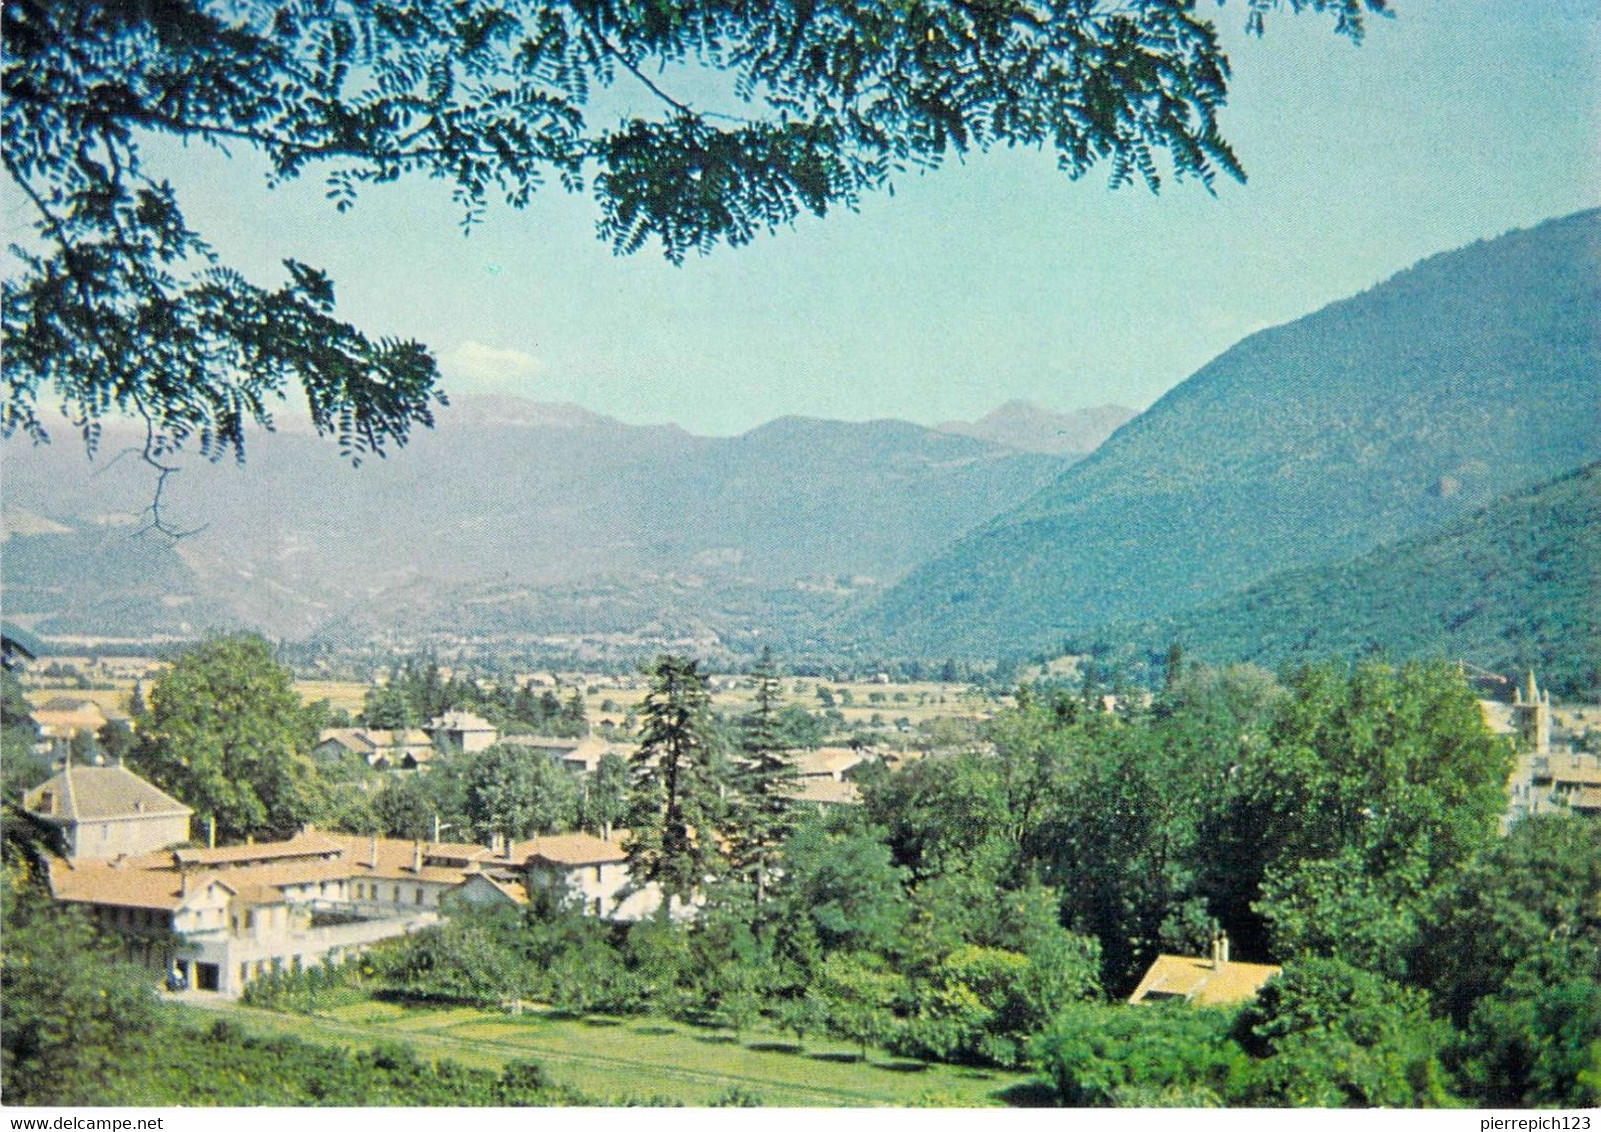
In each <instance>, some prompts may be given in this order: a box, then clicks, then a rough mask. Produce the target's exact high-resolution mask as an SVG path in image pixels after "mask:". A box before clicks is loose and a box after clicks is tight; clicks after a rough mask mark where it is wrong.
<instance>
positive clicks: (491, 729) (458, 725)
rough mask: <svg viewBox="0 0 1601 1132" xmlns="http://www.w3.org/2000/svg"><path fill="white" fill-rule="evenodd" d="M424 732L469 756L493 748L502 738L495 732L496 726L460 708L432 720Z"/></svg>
mask: <svg viewBox="0 0 1601 1132" xmlns="http://www.w3.org/2000/svg"><path fill="white" fill-rule="evenodd" d="M424 730H426V731H427V732H428V734H429V735H430V736H431V737H432V739H433V741H434V742H436V743H439V742H446V743H449V744H450V745H451V746H453V747H455V748H457V749H459V750H462V751H465V752H466V753H467V754H473V753H475V752H477V751H482V750H485V749H487V748H489V747H493V746H494V745H495V741H496V740H497V739H499V738H500V732H498V731H496V730H495V725H494V724H492V723H490V722H489V721H488V720H487V719H484V718H482V717H480V716H477V715H474V714H473V713H472V712H470V711H462V710H460V709H458V708H452V709H451V710H450V711H447V712H446V713H445V714H444V715H441V716H439V717H438V718H437V719H434V720H431V721H430V722H429V724H428V726H427V727H426V728H425V729H424Z"/></svg>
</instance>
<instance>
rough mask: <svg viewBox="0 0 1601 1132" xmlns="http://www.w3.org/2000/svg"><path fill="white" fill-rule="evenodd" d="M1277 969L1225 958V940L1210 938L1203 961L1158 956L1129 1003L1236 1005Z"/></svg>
mask: <svg viewBox="0 0 1601 1132" xmlns="http://www.w3.org/2000/svg"><path fill="white" fill-rule="evenodd" d="M1280 970H1281V968H1279V967H1275V966H1272V965H1270V964H1266V963H1240V962H1237V961H1235V960H1232V959H1230V958H1229V937H1228V935H1227V934H1219V935H1215V936H1213V937H1212V954H1211V955H1210V956H1209V957H1207V958H1205V959H1198V958H1196V957H1194V956H1190V955H1158V956H1157V957H1156V961H1155V962H1154V963H1152V964H1151V967H1150V970H1148V971H1146V972H1145V977H1144V978H1143V979H1141V980H1140V985H1139V986H1137V987H1135V988H1134V993H1133V994H1131V995H1129V999H1128V1000H1129V1002H1130V1003H1147V1002H1171V1001H1174V1000H1178V1001H1182V1002H1189V1003H1193V1004H1195V1005H1196V1006H1238V1005H1240V1004H1241V1003H1245V1002H1249V1001H1250V1000H1251V999H1253V998H1255V997H1256V995H1257V992H1258V991H1260V990H1261V989H1262V987H1263V986H1264V985H1265V984H1266V983H1267V981H1268V980H1269V979H1271V978H1272V977H1273V976H1274V975H1277V974H1278V973H1279V971H1280Z"/></svg>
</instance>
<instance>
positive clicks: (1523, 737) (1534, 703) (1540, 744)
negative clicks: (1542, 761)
mask: <svg viewBox="0 0 1601 1132" xmlns="http://www.w3.org/2000/svg"><path fill="white" fill-rule="evenodd" d="M1512 723H1513V726H1515V727H1516V728H1517V731H1518V745H1519V746H1520V747H1521V748H1523V749H1524V750H1525V751H1532V752H1533V753H1535V754H1537V755H1548V754H1550V753H1551V693H1550V692H1542V691H1540V688H1539V685H1537V684H1536V683H1535V682H1534V670H1533V669H1530V670H1529V674H1528V676H1527V677H1526V678H1525V679H1524V681H1523V684H1522V686H1521V687H1519V688H1518V689H1517V690H1516V691H1515V692H1514V693H1513V699H1512Z"/></svg>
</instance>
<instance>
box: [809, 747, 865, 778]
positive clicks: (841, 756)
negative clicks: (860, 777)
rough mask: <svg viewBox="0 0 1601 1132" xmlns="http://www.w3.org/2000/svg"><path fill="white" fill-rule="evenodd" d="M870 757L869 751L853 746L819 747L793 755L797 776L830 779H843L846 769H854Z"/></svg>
mask: <svg viewBox="0 0 1601 1132" xmlns="http://www.w3.org/2000/svg"><path fill="white" fill-rule="evenodd" d="M871 757H872V753H871V752H869V751H863V750H857V749H856V748H855V747H819V748H817V749H816V750H815V751H802V752H800V753H799V754H797V755H796V756H795V759H794V762H795V776H796V777H797V778H803V779H805V778H822V779H832V780H833V781H835V782H843V781H845V774H846V772H847V771H850V770H853V769H855V768H856V767H857V766H860V765H861V764H862V763H864V762H866V761H867V760H868V759H869V758H871Z"/></svg>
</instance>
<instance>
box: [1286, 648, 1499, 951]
mask: <svg viewBox="0 0 1601 1132" xmlns="http://www.w3.org/2000/svg"><path fill="white" fill-rule="evenodd" d="M1292 688H1293V691H1294V695H1293V696H1292V697H1291V698H1290V699H1289V700H1288V701H1286V706H1285V709H1284V710H1283V711H1282V712H1281V713H1280V715H1279V720H1278V723H1277V725H1276V727H1275V730H1274V736H1273V746H1272V748H1271V753H1269V754H1268V755H1267V756H1266V757H1267V758H1269V759H1271V760H1272V761H1273V764H1274V765H1273V766H1271V767H1266V768H1264V775H1263V776H1264V778H1269V779H1272V780H1273V781H1272V785H1271V786H1269V787H1268V789H1270V790H1272V791H1274V792H1275V793H1277V795H1278V797H1279V799H1280V800H1279V802H1278V803H1277V804H1276V805H1275V806H1274V807H1273V809H1274V810H1275V812H1276V811H1280V810H1283V809H1286V808H1289V809H1298V810H1299V811H1300V812H1302V813H1303V814H1304V815H1305V817H1304V818H1303V820H1301V821H1299V822H1297V823H1295V824H1293V825H1291V826H1289V827H1287V828H1285V829H1282V830H1280V831H1276V832H1277V838H1276V840H1278V845H1277V849H1276V852H1277V855H1276V857H1274V858H1271V859H1269V860H1267V862H1266V868H1265V871H1264V873H1263V881H1262V886H1263V894H1262V897H1261V899H1260V900H1259V901H1258V903H1257V905H1256V907H1257V910H1258V911H1259V912H1261V913H1262V914H1263V915H1264V917H1265V918H1266V919H1267V920H1268V921H1269V922H1270V924H1271V927H1272V931H1273V935H1274V939H1275V940H1276V942H1277V946H1278V948H1279V950H1280V952H1281V953H1289V954H1294V953H1305V952H1313V953H1317V954H1324V955H1335V956H1339V957H1342V958H1345V959H1348V960H1349V961H1351V962H1353V963H1356V964H1358V965H1360V966H1364V967H1367V968H1369V969H1372V970H1375V971H1381V972H1385V973H1387V974H1390V975H1392V976H1399V975H1400V974H1401V973H1402V972H1403V971H1404V969H1405V957H1406V954H1407V950H1408V948H1410V947H1411V946H1412V944H1413V941H1414V939H1415V937H1416V932H1417V921H1418V917H1419V916H1420V915H1421V914H1422V911H1423V909H1424V907H1425V906H1426V904H1427V902H1428V901H1429V899H1430V894H1431V893H1432V891H1433V890H1434V889H1435V888H1436V887H1437V886H1438V885H1439V884H1441V883H1442V882H1443V881H1444V880H1445V879H1446V878H1447V877H1448V876H1449V875H1450V873H1451V871H1452V870H1454V869H1456V868H1458V867H1460V866H1462V865H1464V864H1466V863H1467V862H1468V861H1469V860H1470V859H1471V858H1472V857H1473V855H1474V854H1475V853H1477V852H1478V851H1479V849H1480V848H1481V847H1483V846H1486V845H1487V844H1488V843H1489V842H1490V840H1491V839H1492V838H1493V837H1494V835H1495V829H1496V821H1497V818H1498V817H1499V815H1500V814H1501V812H1502V810H1503V809H1504V808H1505V806H1506V797H1505V783H1506V779H1507V775H1508V774H1509V773H1510V771H1511V766H1512V761H1511V751H1510V749H1509V747H1508V745H1507V744H1506V743H1505V742H1504V741H1503V740H1501V739H1498V738H1496V737H1494V736H1492V735H1491V734H1490V733H1489V731H1488V729H1487V728H1486V727H1485V725H1484V722H1483V718H1482V716H1481V714H1480V711H1479V707H1478V703H1477V701H1476V700H1475V699H1474V697H1473V695H1472V693H1471V691H1470V690H1469V689H1468V687H1467V684H1466V682H1465V681H1464V679H1463V677H1462V675H1461V673H1460V672H1459V671H1457V670H1456V669H1455V668H1452V667H1450V666H1446V665H1418V664H1413V665H1407V666H1405V667H1403V668H1401V669H1399V670H1397V669H1392V668H1390V667H1388V666H1385V665H1378V664H1364V665H1361V666H1359V667H1358V668H1357V669H1356V671H1355V672H1354V673H1352V674H1351V675H1350V676H1349V677H1347V676H1346V675H1345V674H1343V673H1341V672H1339V671H1338V670H1337V669H1334V668H1321V669H1308V670H1306V671H1304V672H1302V673H1301V674H1299V675H1298V676H1297V677H1296V678H1295V680H1294V681H1292Z"/></svg>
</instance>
